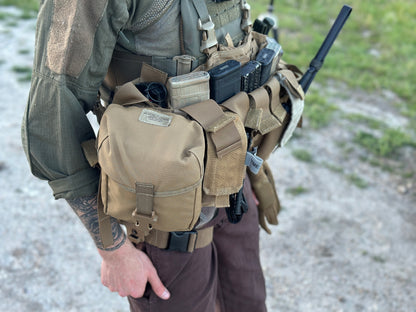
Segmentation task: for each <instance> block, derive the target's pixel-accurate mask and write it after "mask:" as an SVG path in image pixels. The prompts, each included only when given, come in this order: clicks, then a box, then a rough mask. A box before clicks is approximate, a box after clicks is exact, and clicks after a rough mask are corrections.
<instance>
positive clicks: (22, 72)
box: [12, 66, 32, 82]
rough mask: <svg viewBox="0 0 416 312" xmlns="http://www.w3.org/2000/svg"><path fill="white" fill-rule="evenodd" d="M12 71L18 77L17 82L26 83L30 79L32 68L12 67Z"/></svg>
mask: <svg viewBox="0 0 416 312" xmlns="http://www.w3.org/2000/svg"><path fill="white" fill-rule="evenodd" d="M12 70H13V71H14V72H15V73H17V74H18V75H19V77H18V78H17V80H18V81H19V82H28V81H30V80H31V79H32V67H29V66H13V67H12Z"/></svg>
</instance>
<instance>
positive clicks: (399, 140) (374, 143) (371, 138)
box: [354, 128, 416, 157]
mask: <svg viewBox="0 0 416 312" xmlns="http://www.w3.org/2000/svg"><path fill="white" fill-rule="evenodd" d="M354 142H355V143H357V144H358V145H360V146H362V147H364V148H365V149H367V150H368V151H370V152H371V153H373V154H374V155H376V156H381V157H388V156H392V155H394V153H395V152H396V151H397V150H398V149H399V148H401V147H402V146H406V145H407V146H413V147H416V145H415V142H414V141H413V140H412V138H411V137H410V136H409V135H408V134H406V133H404V132H403V131H401V130H399V129H393V128H388V129H386V130H384V131H383V133H382V135H381V136H380V137H377V136H375V135H374V134H372V133H368V132H365V131H359V132H357V133H356V135H355V138H354Z"/></svg>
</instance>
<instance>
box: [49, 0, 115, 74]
mask: <svg viewBox="0 0 416 312" xmlns="http://www.w3.org/2000/svg"><path fill="white" fill-rule="evenodd" d="M106 6H107V1H106V0H96V1H81V0H77V1H67V0H54V13H53V18H52V25H51V29H50V35H49V40H48V45H47V60H46V65H47V66H48V68H49V69H50V70H52V71H54V72H56V73H58V74H66V75H69V76H72V77H78V76H79V75H80V74H81V72H82V70H83V69H84V67H85V65H86V64H87V62H88V60H89V58H90V56H91V53H92V47H93V44H94V36H95V32H96V29H97V25H98V23H99V22H100V20H101V18H102V16H103V13H104V9H105V7H106Z"/></svg>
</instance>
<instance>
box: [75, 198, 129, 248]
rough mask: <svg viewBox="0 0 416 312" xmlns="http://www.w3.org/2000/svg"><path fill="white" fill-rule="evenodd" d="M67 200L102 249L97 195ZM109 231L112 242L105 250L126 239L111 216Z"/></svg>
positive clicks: (115, 246)
mask: <svg viewBox="0 0 416 312" xmlns="http://www.w3.org/2000/svg"><path fill="white" fill-rule="evenodd" d="M67 201H68V203H69V205H70V206H71V208H72V209H73V210H74V212H75V213H76V214H77V216H78V217H79V218H80V219H81V221H82V223H83V224H84V226H85V227H86V228H87V230H88V232H89V233H90V235H91V237H92V238H93V240H94V242H95V245H96V246H97V248H99V249H103V250H104V247H103V244H102V241H101V237H100V233H99V228H98V211H97V207H98V206H97V196H95V195H93V196H87V197H82V198H78V199H74V200H67ZM111 231H112V233H113V239H114V243H113V245H111V246H109V247H108V248H105V250H107V251H111V250H115V249H118V248H120V246H121V245H123V243H124V242H125V240H126V235H125V233H124V231H123V229H122V228H121V226H120V225H119V224H118V223H117V221H116V219H114V218H111Z"/></svg>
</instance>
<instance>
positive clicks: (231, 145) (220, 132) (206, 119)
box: [181, 100, 241, 158]
mask: <svg viewBox="0 0 416 312" xmlns="http://www.w3.org/2000/svg"><path fill="white" fill-rule="evenodd" d="M181 110H182V111H184V112H185V113H187V114H188V115H189V116H191V117H192V118H193V119H194V120H196V121H197V122H198V123H199V124H200V125H201V126H202V128H204V130H205V131H207V132H209V133H211V139H212V141H213V143H214V145H215V149H216V153H217V157H219V158H221V157H223V156H225V155H227V154H228V153H230V152H232V151H234V150H235V149H237V148H238V147H239V146H240V144H241V137H240V134H239V132H238V130H237V128H236V126H235V124H234V119H233V118H232V117H231V116H227V115H226V114H225V113H224V112H223V111H222V109H221V107H220V106H219V105H218V104H217V103H216V102H215V101H213V100H206V101H203V102H200V103H197V104H194V105H189V106H185V107H183V108H181Z"/></svg>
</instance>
